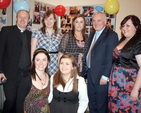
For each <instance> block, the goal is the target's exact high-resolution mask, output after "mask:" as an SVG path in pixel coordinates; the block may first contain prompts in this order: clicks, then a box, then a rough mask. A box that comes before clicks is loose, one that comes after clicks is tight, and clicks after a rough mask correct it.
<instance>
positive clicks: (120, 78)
mask: <svg viewBox="0 0 141 113" xmlns="http://www.w3.org/2000/svg"><path fill="white" fill-rule="evenodd" d="M127 43H128V44H127V45H130V47H128V46H127V45H125V47H124V48H123V49H122V50H117V48H115V49H114V51H113V57H114V65H113V67H112V71H111V75H110V82H109V90H108V99H109V103H108V108H109V110H110V113H141V90H140V91H139V96H138V98H139V100H138V101H137V102H133V101H131V100H130V93H131V91H132V89H133V86H134V84H135V81H136V77H137V73H138V69H139V67H138V64H137V62H136V59H135V55H138V54H141V41H140V40H136V39H135V37H134V38H133V39H131V40H130V41H129V42H127Z"/></svg>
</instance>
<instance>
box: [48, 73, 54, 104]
mask: <svg viewBox="0 0 141 113" xmlns="http://www.w3.org/2000/svg"><path fill="white" fill-rule="evenodd" d="M53 76H54V75H52V76H51V77H50V93H49V96H48V103H51V101H52V99H53Z"/></svg>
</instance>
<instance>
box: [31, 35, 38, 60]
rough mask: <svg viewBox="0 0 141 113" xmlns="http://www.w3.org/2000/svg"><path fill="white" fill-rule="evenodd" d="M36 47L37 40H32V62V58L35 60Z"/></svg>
mask: <svg viewBox="0 0 141 113" xmlns="http://www.w3.org/2000/svg"><path fill="white" fill-rule="evenodd" d="M36 45H37V39H36V38H31V61H32V58H33V53H34V51H35V49H36Z"/></svg>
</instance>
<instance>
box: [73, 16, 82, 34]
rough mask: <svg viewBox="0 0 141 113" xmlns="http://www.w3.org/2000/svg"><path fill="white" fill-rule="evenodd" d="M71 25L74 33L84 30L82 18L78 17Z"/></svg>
mask: <svg viewBox="0 0 141 113" xmlns="http://www.w3.org/2000/svg"><path fill="white" fill-rule="evenodd" d="M73 24H74V27H75V30H76V31H82V29H83V28H84V19H83V18H82V17H78V18H76V19H75V21H74V23H73Z"/></svg>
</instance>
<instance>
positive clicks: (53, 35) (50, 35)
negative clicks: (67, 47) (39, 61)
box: [31, 10, 62, 75]
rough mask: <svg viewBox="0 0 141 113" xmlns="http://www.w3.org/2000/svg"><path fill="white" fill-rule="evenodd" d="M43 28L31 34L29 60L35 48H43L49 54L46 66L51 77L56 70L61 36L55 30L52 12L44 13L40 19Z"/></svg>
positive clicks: (55, 21) (55, 23)
mask: <svg viewBox="0 0 141 113" xmlns="http://www.w3.org/2000/svg"><path fill="white" fill-rule="evenodd" d="M42 24H43V27H42V28H41V29H39V30H35V31H33V33H32V39H31V60H32V57H33V53H34V51H35V50H36V49H37V48H44V49H46V50H47V51H48V52H49V55H50V58H51V61H50V63H49V66H48V71H49V74H50V75H53V74H54V73H55V72H56V71H57V69H58V49H59V44H60V41H61V39H62V35H61V34H60V33H59V32H58V29H57V20H56V17H55V14H54V12H53V11H51V10H48V11H47V12H45V14H44V17H43V19H42Z"/></svg>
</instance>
